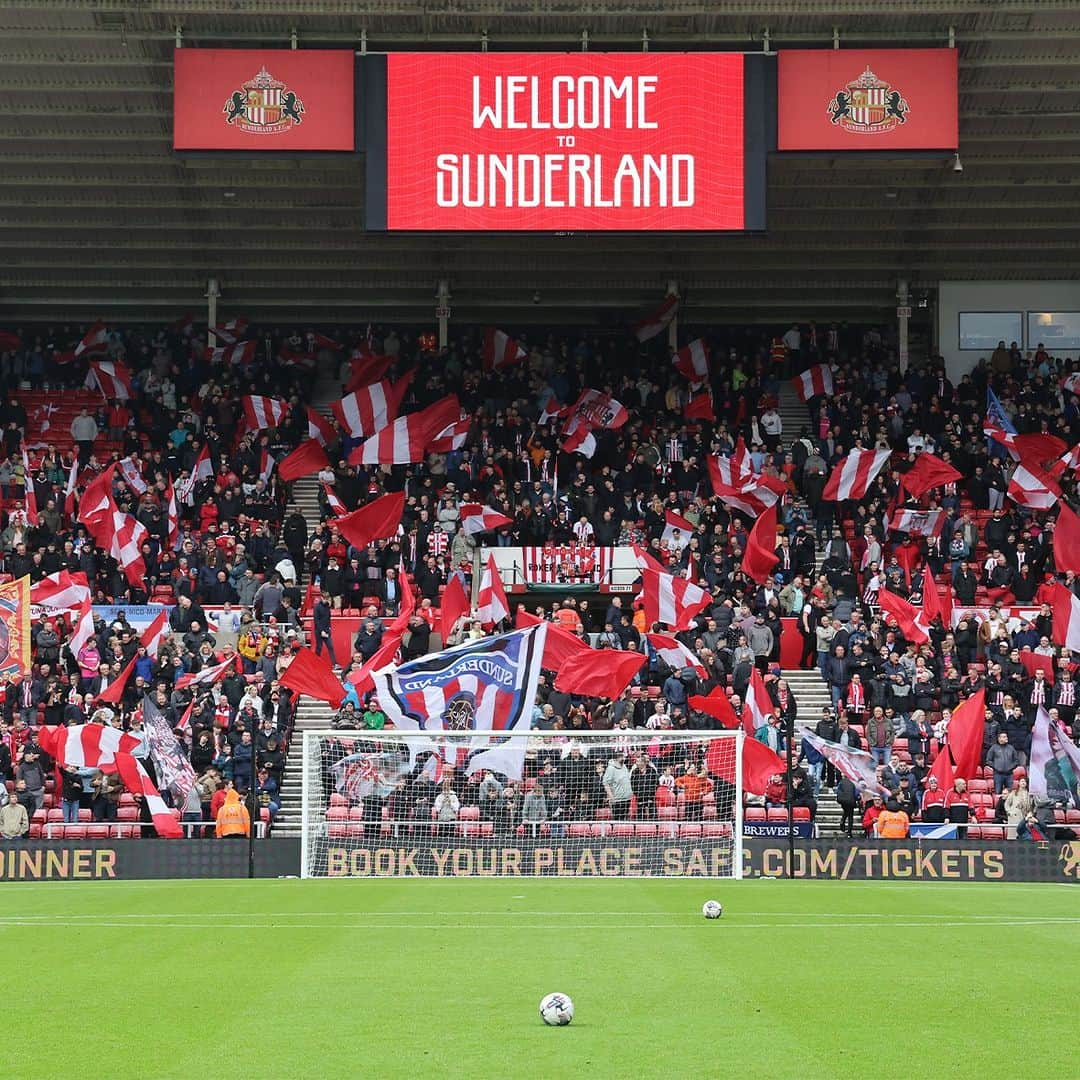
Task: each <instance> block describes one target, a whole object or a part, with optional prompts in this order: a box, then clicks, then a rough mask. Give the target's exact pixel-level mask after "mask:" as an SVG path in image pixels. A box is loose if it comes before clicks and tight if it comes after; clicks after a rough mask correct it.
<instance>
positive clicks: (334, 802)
mask: <svg viewBox="0 0 1080 1080" xmlns="http://www.w3.org/2000/svg"><path fill="white" fill-rule="evenodd" d="M330 805H331V806H348V805H349V800H348V799H346V798H345V796H344V795H339V794H338V793H337V792H336V791H335V792H333V793H332V794H331V795H330Z"/></svg>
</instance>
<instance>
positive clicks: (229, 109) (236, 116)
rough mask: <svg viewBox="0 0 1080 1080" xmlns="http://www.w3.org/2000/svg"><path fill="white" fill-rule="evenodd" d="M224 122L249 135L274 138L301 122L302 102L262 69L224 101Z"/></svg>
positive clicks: (302, 120) (302, 113)
mask: <svg viewBox="0 0 1080 1080" xmlns="http://www.w3.org/2000/svg"><path fill="white" fill-rule="evenodd" d="M221 111H222V113H224V115H225V123H226V124H232V125H234V126H235V127H238V128H239V129H240V130H241V131H247V132H249V133H250V134H252V135H278V134H280V133H281V132H283V131H289V130H290V129H291V128H294V127H296V125H297V124H302V123H303V122H304V119H303V118H304V103H303V102H302V101H301V100H300V98H299V97H297V95H296V91H294V90H290V89H289V88H288V87H287V86H286V85H285V84H284V83H283V82H282V81H281V80H280V79H275V78H274V76H273V75H271V74H270V72H269V71H267V70H266V68H265V67H264V68H262V69H261V70H260V71H259V73H258V75H256V76H255V77H254V78H253V79H249V80H248V81H247V82H246V83H244V85H243V86H241V87H240V88H239V89H238V90H234V91H233V92H232V94H231V95H230V96H229V100H228V101H226V102H225V106H224V108H222V110H221Z"/></svg>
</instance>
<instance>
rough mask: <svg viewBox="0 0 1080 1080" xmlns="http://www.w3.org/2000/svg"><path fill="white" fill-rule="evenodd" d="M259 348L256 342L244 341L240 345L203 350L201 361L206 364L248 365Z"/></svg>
mask: <svg viewBox="0 0 1080 1080" xmlns="http://www.w3.org/2000/svg"><path fill="white" fill-rule="evenodd" d="M258 347H259V343H258V342H257V341H245V342H243V343H241V344H240V345H226V346H224V347H222V348H218V349H204V350H203V359H204V360H205V361H206V362H207V363H208V364H236V365H240V364H250V363H251V362H252V361H253V360H254V359H255V352H256V350H257V349H258Z"/></svg>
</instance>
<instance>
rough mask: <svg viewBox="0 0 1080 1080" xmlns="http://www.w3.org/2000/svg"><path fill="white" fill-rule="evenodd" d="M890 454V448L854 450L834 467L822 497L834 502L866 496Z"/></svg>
mask: <svg viewBox="0 0 1080 1080" xmlns="http://www.w3.org/2000/svg"><path fill="white" fill-rule="evenodd" d="M890 456H891V451H889V450H852V451H851V453H850V454H848V456H847V457H846V458H844V460H843V461H841V462H840V463H839V464H838V465H837V466H836V467H835V468H834V469H833V471H832V474H831V475H830V476H829V482H828V483H827V484H826V485H825V490H824V491H823V492H822V494H821V497H822V498H823V499H829V500H830V501H832V502H844V501H846V500H848V499H862V498H865V497H866V493H867V492H868V491H869V490H870V485H871V484H872V483H873V482H874V478H875V477H876V476H877V474H878V473H879V472H881V470H882V469H883V468H885V465H886V463H887V462H888V460H889V458H890Z"/></svg>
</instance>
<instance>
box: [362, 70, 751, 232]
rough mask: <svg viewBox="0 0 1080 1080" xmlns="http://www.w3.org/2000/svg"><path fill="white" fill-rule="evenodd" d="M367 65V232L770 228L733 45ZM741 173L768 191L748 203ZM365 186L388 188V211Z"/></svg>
mask: <svg viewBox="0 0 1080 1080" xmlns="http://www.w3.org/2000/svg"><path fill="white" fill-rule="evenodd" d="M754 59H755V60H756V59H757V58H754ZM364 64H365V65H375V64H380V65H383V66H382V67H378V68H376V67H375V66H371V67H370V68H369V71H370V73H371V74H372V75H374V73H375V72H376V71H379V72H382V71H385V83H384V84H383V85H382V86H380V87H379V88H374V87H373V88H372V93H371V95H370V100H371V101H372V102H377V101H379V99H380V94H381V93H382V94H384V95H385V111H384V113H383V114H379V115H373V114H372V113H370V112H369V113H368V114H367V115H368V122H367V131H368V135H367V138H366V139H365V145H366V149H367V151H368V155H369V158H368V186H369V203H368V213H367V219H368V221H367V227H368V228H369V229H370V228H376V229H377V228H383V227H385V228H386V229H389V230H416V231H462V230H484V231H500V230H502V231H552V232H565V231H579V230H580V231H591V230H621V231H644V230H649V231H671V230H678V231H699V230H717V231H720V230H724V231H729V230H742V229H751V228H762V227H763V226H764V182H763V178H764V171H763V165H762V168H761V170H760V177H759V176H758V170H757V169H756V168H753V169H750V171H749V172H748V170H747V156H748V153H749V154H750V156H751V157H755V159H756V157H757V156H761V157H762V159H763V154H764V146H763V145H762V139H761V138H757V137H755V138H754V139H752V140H750V144H751V145H749V146H748V131H749V129H751V128H753V129H754V130H755V131H760V125H759V124H757V123H756V122H752V123H750V124H749V125H748V123H747V113H746V102H747V100H748V99H752V100H753V101H754V103H755V107H756V108H757V107H761V108H763V105H762V101H761V99H762V98H763V97H764V94H763V93H761V92H759V91H758V90H757V89H756V88H757V87H758V85H759V82H755V81H754V78H753V77H751V73H750V69H752V68H753V69H755V72H756V70H757V65H756V63H753V62H752V61H751V58H748V57H744V56H743V55H742V54H740V53H695V54H685V53H591V52H590V53H558V54H555V53H499V54H495V53H479V54H477V53H394V54H390V55H388V56H385V57H378V58H371V57H369V58H365V60H364ZM379 77H381V75H380V76H379ZM763 83H764V76H763V75H762V76H760V84H761V85H763ZM367 85H368V84H367V79H366V78H365V88H366V87H367ZM368 96H369V95H368V93H367V90H366V89H365V98H366V99H367V98H368ZM755 116H757V112H756V109H755ZM383 138H385V159H384V160H380V156H379V153H378V151H379V149H380V147H381V143H382V140H383ZM759 151H760V155H759ZM380 173H381V175H380ZM748 176H749V177H752V180H751V181H750V184H749V186H750V187H751V188H753V189H754V191H755V192H756V190H757V188H758V186H760V188H761V190H760V198H758V197H757V196H756V195H752V197H751V199H750V202H749V203H748V200H747V195H748ZM759 180H760V184H759ZM371 190H375V191H377V192H379V193H381V194H383V195H384V196H385V207H384V213H385V220H380V214H379V212H378V210H379V208H378V207H375V206H374V205H373V203H372V200H371V199H370V191H371ZM759 204H760V205H759Z"/></svg>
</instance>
